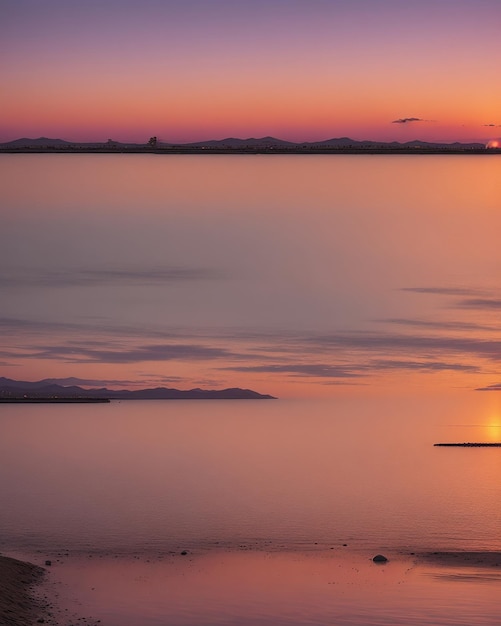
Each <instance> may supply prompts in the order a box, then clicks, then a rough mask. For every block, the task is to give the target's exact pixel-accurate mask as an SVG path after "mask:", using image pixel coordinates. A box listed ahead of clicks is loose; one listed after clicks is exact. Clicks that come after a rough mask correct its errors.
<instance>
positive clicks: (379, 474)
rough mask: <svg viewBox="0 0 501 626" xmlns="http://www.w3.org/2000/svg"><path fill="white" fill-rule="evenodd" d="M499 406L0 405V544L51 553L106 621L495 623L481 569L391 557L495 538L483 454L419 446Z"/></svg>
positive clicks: (491, 486) (493, 586) (447, 402)
mask: <svg viewBox="0 0 501 626" xmlns="http://www.w3.org/2000/svg"><path fill="white" fill-rule="evenodd" d="M498 409H499V402H498V401H497V400H496V395H495V394H482V393H475V392H465V391H458V392H457V393H455V394H452V395H449V396H434V397H429V398H425V397H418V396H413V397H405V396H399V395H396V396H395V397H393V398H389V397H378V396H376V395H374V396H368V397H365V398H362V397H355V396H353V397H348V396H347V397H343V398H338V399H335V400H329V401H327V400H322V401H318V400H317V401H309V400H277V401H193V402H189V401H188V402H182V401H181V402H176V401H149V402H112V403H111V404H109V405H96V406H93V405H80V406H64V405H60V406H43V405H38V406H37V405H30V406H21V405H19V406H15V405H11V406H8V405H4V406H2V407H1V413H0V429H1V437H0V456H1V458H2V466H3V470H2V478H1V482H0V500H1V502H2V514H1V518H0V519H1V533H0V537H1V539H0V549H1V550H2V551H4V552H8V553H10V554H13V553H16V554H20V555H21V554H22V555H30V554H31V555H34V558H35V559H36V558H38V560H39V561H42V562H43V559H45V558H48V557H52V558H54V561H55V567H54V568H53V570H52V572H53V573H52V575H53V576H54V577H55V579H56V580H57V579H58V577H60V579H61V580H64V584H65V585H66V586H67V589H66V592H65V593H66V595H67V596H71V597H72V598H74V599H75V598H77V599H78V602H80V603H81V608H80V610H82V607H85V610H86V611H87V612H88V613H91V614H94V615H98V616H100V617H105V618H106V619H105V620H104V622H103V623H104V624H109V625H110V626H115V625H116V624H130V626H133V625H134V624H139V623H141V624H151V625H152V626H155V625H159V624H166V623H176V624H187V625H188V624H202V623H203V624H215V623H239V624H253V623H261V624H271V623H277V624H278V623H283V624H288V623H290V624H301V623H318V624H327V623H333V621H332V620H333V619H334V618H335V621H334V623H339V624H344V623H346V624H362V623H367V624H369V623H371V624H376V623H381V624H384V623H409V624H411V623H412V624H414V623H415V624H425V623H436V624H442V623H444V624H445V623H457V624H459V623H479V624H480V623H485V624H490V623H496V622H495V621H490V620H491V619H493V615H494V613H493V612H492V611H494V609H495V606H497V604H496V602H497V601H495V598H497V597H498V596H497V595H496V594H499V588H500V587H499V585H500V583H501V579H500V578H499V574H498V573H497V572H495V573H494V574H492V572H491V573H490V574H489V575H487V574H486V572H483V571H481V570H475V571H474V572H473V574H471V572H470V573H469V574H465V572H463V571H461V570H459V578H457V579H454V578H453V577H452V578H451V576H450V571H445V570H440V568H432V567H428V568H424V569H423V566H422V565H421V566H418V565H416V564H415V563H413V562H412V557H410V556H409V554H410V552H420V551H423V550H433V549H435V550H444V549H449V550H501V536H500V534H499V522H500V515H501V512H500V508H499V502H500V501H501V483H500V481H499V475H500V471H501V449H497V448H494V449H461V448H455V449H454V448H453V449H440V448H434V447H433V443H435V442H437V441H473V440H476V441H478V440H482V441H486V440H488V441H494V440H501V428H500V427H501V421H500V420H499V418H500V417H501V415H500V413H499V410H498ZM343 544H347V545H343ZM182 550H186V551H188V555H186V556H185V557H183V556H180V552H181V551H182ZM377 552H384V553H386V554H388V555H389V556H390V559H391V560H390V563H389V564H388V565H387V566H383V567H382V568H378V567H377V566H374V564H372V563H371V561H370V558H371V556H373V554H375V553H377ZM37 555H38V556H37ZM56 556H57V557H60V558H59V561H57V559H56V558H55V557H56ZM479 571H480V572H481V575H480V574H479ZM458 581H459V582H458ZM404 583H405V591H402V590H401V589H402V585H404ZM336 585H337V587H336ZM333 589H336V593H334V592H333ZM63 595H64V594H63ZM480 598H481V599H482V602H481V603H480V600H479V599H480ZM424 601H426V602H428V603H429V604H428V605H427V607H426V609H424V608H423V605H422V603H423V602H424ZM134 607H135V608H134ZM378 607H379V608H378ZM459 607H461V609H460V608H459ZM451 610H452V611H453V616H454V619H453V620H452V622H451V621H448V620H449V618H450V614H447V613H448V612H450V611H451ZM491 610H492V611H491ZM373 611H379V616H380V617H378V618H377V619H376V618H374V615H372V617H369V613H371V612H373ZM430 611H431V612H432V613H435V615H434V617H433V618H432V617H431V613H430ZM139 615H140V616H141V617H138V616H139ZM403 615H405V616H406V618H405V621H402V619H403ZM472 616H475V619H473V617H472ZM463 619H464V620H466V621H461V620H463ZM468 619H470V620H472V619H473V621H468ZM166 620H167V621H166ZM336 620H337V621H336ZM378 620H379V621H378ZM427 620H428V621H427ZM429 620H431V621H429Z"/></svg>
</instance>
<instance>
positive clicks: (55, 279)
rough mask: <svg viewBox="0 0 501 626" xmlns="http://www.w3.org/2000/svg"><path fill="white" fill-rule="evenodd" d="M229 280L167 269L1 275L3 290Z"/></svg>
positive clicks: (198, 270)
mask: <svg viewBox="0 0 501 626" xmlns="http://www.w3.org/2000/svg"><path fill="white" fill-rule="evenodd" d="M224 277H225V276H224V275H223V273H222V272H220V271H218V270H215V269H207V268H199V267H167V268H144V269H75V270H65V271H60V270H53V271H35V272H32V271H30V272H27V271H21V270H17V271H10V272H9V273H8V274H3V275H2V274H0V287H10V288H15V287H42V288H46V287H57V288H62V287H99V286H104V285H106V286H114V285H115V286H122V285H134V286H152V285H165V284H169V283H182V282H187V281H191V282H192V281H202V280H220V279H223V278H224Z"/></svg>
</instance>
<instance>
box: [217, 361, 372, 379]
mask: <svg viewBox="0 0 501 626" xmlns="http://www.w3.org/2000/svg"><path fill="white" fill-rule="evenodd" d="M219 369H220V370H222V371H231V372H249V373H251V372H252V373H263V374H289V375H291V376H308V377H314V378H357V377H359V376H361V375H362V374H361V373H360V372H357V371H353V370H352V369H350V368H347V367H344V366H338V365H326V364H325V363H313V364H311V363H305V364H271V365H236V366H235V367H221V368H219ZM354 369H356V368H354Z"/></svg>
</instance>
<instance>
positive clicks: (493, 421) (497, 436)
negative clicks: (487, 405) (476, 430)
mask: <svg viewBox="0 0 501 626" xmlns="http://www.w3.org/2000/svg"><path fill="white" fill-rule="evenodd" d="M483 433H484V434H485V441H487V442H492V443H494V442H496V443H497V442H500V443H501V416H500V415H499V414H495V415H492V416H490V417H489V418H488V419H487V421H486V424H485V426H484V427H483Z"/></svg>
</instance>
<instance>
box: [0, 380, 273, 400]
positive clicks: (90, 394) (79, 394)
mask: <svg viewBox="0 0 501 626" xmlns="http://www.w3.org/2000/svg"><path fill="white" fill-rule="evenodd" d="M62 380H63V381H65V380H67V379H62ZM11 398H19V399H23V398H54V399H61V398H108V399H109V400H273V399H274V398H273V396H269V395H263V394H260V393H257V392H256V391H252V390H251V389H239V388H231V389H221V390H206V389H189V390H188V391H181V390H179V389H168V388H166V387H156V388H154V389H139V390H136V391H130V390H128V389H121V390H118V391H117V390H112V389H106V387H102V388H100V389H84V388H83V387H79V386H77V385H61V384H60V383H59V379H45V380H39V381H37V382H27V381H19V380H11V379H10V378H3V377H0V400H2V399H4V400H5V399H11Z"/></svg>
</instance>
